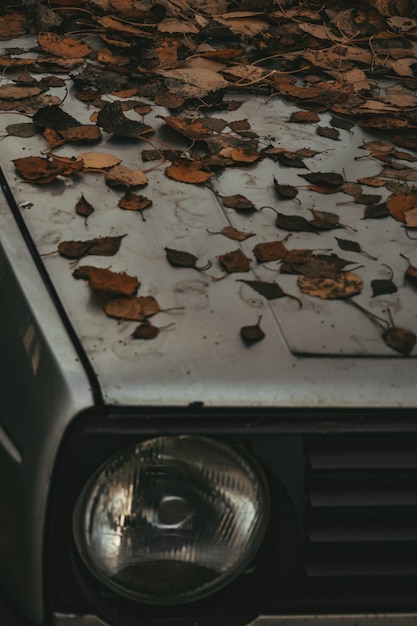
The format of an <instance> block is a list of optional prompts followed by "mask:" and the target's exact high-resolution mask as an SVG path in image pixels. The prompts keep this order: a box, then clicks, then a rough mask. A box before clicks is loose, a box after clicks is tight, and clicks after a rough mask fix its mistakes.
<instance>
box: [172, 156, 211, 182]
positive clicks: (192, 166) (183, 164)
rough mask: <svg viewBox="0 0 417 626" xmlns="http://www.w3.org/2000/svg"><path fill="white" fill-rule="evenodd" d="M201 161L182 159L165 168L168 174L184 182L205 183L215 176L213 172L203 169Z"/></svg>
mask: <svg viewBox="0 0 417 626" xmlns="http://www.w3.org/2000/svg"><path fill="white" fill-rule="evenodd" d="M202 167H203V166H202V164H201V163H200V162H199V161H187V159H180V160H179V161H176V162H175V163H173V164H172V165H171V166H170V167H167V169H166V170H165V172H166V174H167V176H168V177H169V178H172V179H174V180H177V181H179V182H182V183H194V184H199V183H205V182H207V181H208V180H210V178H211V177H212V176H213V172H207V171H205V170H204V169H202Z"/></svg>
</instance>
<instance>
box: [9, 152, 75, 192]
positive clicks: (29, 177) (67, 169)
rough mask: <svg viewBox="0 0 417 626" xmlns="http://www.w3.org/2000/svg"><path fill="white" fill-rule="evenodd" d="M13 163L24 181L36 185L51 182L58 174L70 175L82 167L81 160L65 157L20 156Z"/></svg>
mask: <svg viewBox="0 0 417 626" xmlns="http://www.w3.org/2000/svg"><path fill="white" fill-rule="evenodd" d="M13 163H14V165H15V167H16V169H17V171H18V172H19V174H20V175H21V176H22V178H23V179H24V180H25V181H26V182H29V183H33V184H36V185H45V184H47V183H51V182H52V181H54V180H55V179H56V178H57V177H58V176H71V175H72V174H75V173H76V172H79V171H80V170H81V169H82V167H83V163H82V161H81V160H79V159H78V160H73V159H70V158H66V157H53V158H48V157H21V158H19V159H14V161H13Z"/></svg>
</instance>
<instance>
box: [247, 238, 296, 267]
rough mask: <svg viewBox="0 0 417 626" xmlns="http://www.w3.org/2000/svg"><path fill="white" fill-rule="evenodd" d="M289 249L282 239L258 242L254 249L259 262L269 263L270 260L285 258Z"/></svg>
mask: <svg viewBox="0 0 417 626" xmlns="http://www.w3.org/2000/svg"><path fill="white" fill-rule="evenodd" d="M287 253H288V249H287V248H286V247H285V245H284V244H283V243H282V241H268V242H264V243H258V244H256V246H255V247H254V249H253V254H254V256H255V259H256V260H257V261H258V263H267V262H268V261H281V260H282V259H285V257H286V255H287Z"/></svg>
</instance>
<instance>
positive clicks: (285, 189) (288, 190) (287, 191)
mask: <svg viewBox="0 0 417 626" xmlns="http://www.w3.org/2000/svg"><path fill="white" fill-rule="evenodd" d="M274 188H275V191H276V192H277V194H278V196H279V197H280V198H281V199H282V200H291V199H292V198H295V196H296V195H297V194H298V189H297V188H296V187H293V186H292V185H280V184H279V183H278V181H277V179H276V178H275V176H274Z"/></svg>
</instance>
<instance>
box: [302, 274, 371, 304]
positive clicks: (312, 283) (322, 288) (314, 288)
mask: <svg viewBox="0 0 417 626" xmlns="http://www.w3.org/2000/svg"><path fill="white" fill-rule="evenodd" d="M297 283H298V286H299V288H300V289H301V291H302V292H303V293H305V294H307V295H309V296H315V297H318V298H322V299H323V300H335V299H343V298H350V297H352V296H354V295H355V294H358V293H360V292H361V291H362V289H363V282H362V279H361V278H360V277H359V276H358V275H357V274H354V273H353V272H340V273H339V274H336V275H335V276H333V277H328V278H322V277H320V278H315V277H311V276H304V275H301V276H299V277H298V281H297Z"/></svg>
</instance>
